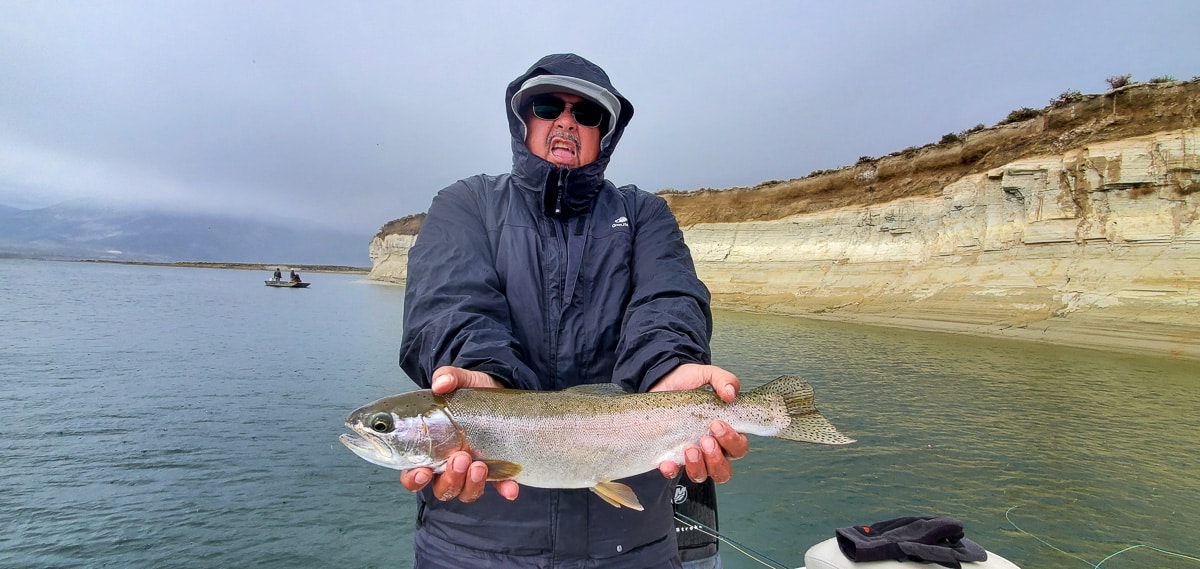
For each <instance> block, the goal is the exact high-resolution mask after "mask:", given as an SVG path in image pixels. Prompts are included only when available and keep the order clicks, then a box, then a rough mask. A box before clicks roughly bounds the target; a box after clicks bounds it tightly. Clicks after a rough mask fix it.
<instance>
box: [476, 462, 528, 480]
mask: <svg viewBox="0 0 1200 569" xmlns="http://www.w3.org/2000/svg"><path fill="white" fill-rule="evenodd" d="M483 463H484V464H486V465H487V467H488V476H487V479H488V480H508V479H510V478H516V477H517V475H518V474H520V473H521V471H522V470H524V468H523V467H522V466H521V465H519V464H517V463H515V462H508V461H507V460H485V461H483Z"/></svg>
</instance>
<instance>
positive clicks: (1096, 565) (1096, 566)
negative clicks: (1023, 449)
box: [1004, 506, 1200, 569]
mask: <svg viewBox="0 0 1200 569" xmlns="http://www.w3.org/2000/svg"><path fill="white" fill-rule="evenodd" d="M1017 508H1018V506H1013V507H1011V508H1009V509H1008V511H1006V512H1004V519H1006V520H1008V523H1009V524H1010V525H1012V527H1014V528H1016V530H1017V531H1019V532H1021V533H1023V534H1025V535H1027V536H1029V537H1032V538H1033V539H1036V540H1038V541H1039V542H1041V543H1042V545H1045V546H1046V547H1049V548H1050V549H1053V550H1054V551H1057V552H1059V553H1061V554H1063V555H1066V556H1067V557H1072V558H1075V559H1078V560H1079V561H1082V562H1083V563H1085V564H1087V565H1088V566H1090V567H1093V568H1094V569H1100V566H1101V565H1104V563H1105V562H1107V561H1108V560H1109V559H1112V558H1113V557H1116V556H1118V555H1120V554H1122V553H1125V552H1126V551H1132V550H1134V549H1139V548H1145V549H1149V550H1150V551H1155V552H1158V553H1161V554H1163V555H1167V556H1170V557H1181V558H1183V559H1187V560H1190V561H1195V562H1197V563H1200V557H1194V556H1191V555H1185V554H1183V553H1177V552H1175V551H1167V550H1165V549H1159V548H1157V547H1154V546H1151V545H1146V544H1144V543H1135V544H1132V545H1130V546H1128V547H1126V548H1124V549H1122V550H1120V551H1116V552H1114V553H1112V554H1111V555H1109V556H1108V557H1105V558H1104V559H1101V560H1100V562H1099V563H1092V562H1091V561H1088V560H1087V559H1084V558H1082V557H1080V556H1078V555H1075V554H1073V553H1067V552H1066V551H1063V550H1061V549H1059V548H1057V547H1055V546H1054V545H1053V544H1051V543H1050V542H1048V541H1046V540H1044V539H1042V538H1040V537H1038V536H1036V535H1033V534H1032V533H1029V532H1027V531H1025V530H1023V529H1021V527H1020V526H1018V525H1017V524H1016V523H1015V522H1013V521H1012V518H1010V517H1009V516H1008V514H1009V513H1011V512H1012V511H1013V510H1015V509H1017Z"/></svg>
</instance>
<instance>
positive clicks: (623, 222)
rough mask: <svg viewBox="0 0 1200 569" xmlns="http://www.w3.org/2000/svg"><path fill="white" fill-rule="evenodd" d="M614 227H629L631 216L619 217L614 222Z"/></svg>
mask: <svg viewBox="0 0 1200 569" xmlns="http://www.w3.org/2000/svg"><path fill="white" fill-rule="evenodd" d="M612 226H613V227H629V218H628V217H625V216H623V215H622V216H621V217H618V218H616V219H614V220H613V222H612Z"/></svg>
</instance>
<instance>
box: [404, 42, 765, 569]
mask: <svg viewBox="0 0 1200 569" xmlns="http://www.w3.org/2000/svg"><path fill="white" fill-rule="evenodd" d="M504 97H505V98H504V104H505V107H506V111H507V115H508V124H509V131H510V133H511V135H512V139H511V140H512V151H513V166H512V171H511V172H510V173H508V174H504V175H499V176H490V175H478V176H474V177H471V178H467V179H464V180H460V181H459V182H457V183H455V184H452V185H450V186H449V187H447V188H445V189H443V190H442V191H441V192H440V193H438V195H437V196H436V197H435V198H434V199H433V203H432V204H431V205H430V207H429V211H428V212H427V214H426V218H425V221H424V222H423V223H422V225H421V229H420V231H419V234H418V236H417V239H416V242H415V244H414V245H413V247H412V249H411V250H410V251H409V253H408V276H407V288H406V291H405V296H404V334H403V340H402V342H401V346H400V366H401V367H402V368H403V369H404V371H405V372H406V373H407V374H408V376H409V377H410V378H411V379H412V380H413V382H414V383H416V384H417V385H418V386H420V387H422V388H431V389H432V390H433V391H434V392H435V393H439V394H445V393H449V392H451V391H453V390H455V389H458V388H467V387H509V388H517V389H534V390H558V389H565V388H568V387H572V386H575V385H580V384H592V383H616V384H618V385H620V386H622V387H623V388H624V389H625V390H626V391H630V392H646V391H667V390H684V389H693V388H698V387H701V386H705V385H711V386H712V388H713V389H714V390H715V391H716V393H717V394H718V395H720V396H721V398H722V399H724V400H725V401H727V402H731V401H733V399H734V398H735V397H736V394H737V390H738V389H739V387H740V383H739V381H738V378H737V377H736V376H735V375H734V374H732V373H730V372H728V371H726V370H724V369H721V368H719V367H717V366H714V365H711V357H712V354H711V350H710V346H709V341H710V337H711V335H712V326H713V321H712V314H711V310H710V297H709V292H708V289H707V288H706V287H705V286H704V284H703V283H702V282H701V281H700V279H699V277H698V276H697V275H696V269H695V266H694V264H693V262H692V257H691V254H690V252H689V251H688V248H687V245H686V244H685V243H684V241H683V233H682V231H680V229H679V223H678V222H677V221H676V219H675V216H674V215H673V214H672V213H671V210H670V209H668V208H667V204H666V201H664V200H663V198H661V197H659V196H656V195H654V194H651V193H648V192H645V191H642V190H640V189H638V188H637V187H635V186H623V187H617V186H616V185H614V184H613V183H612V182H609V181H608V180H606V179H605V177H604V175H605V169H606V168H607V166H608V162H609V159H610V158H611V157H612V154H613V151H614V149H615V148H616V145H617V142H618V141H619V140H620V139H621V135H622V133H623V132H624V130H625V127H626V125H627V124H628V123H629V120H630V119H631V118H632V117H633V105H632V104H630V102H629V100H628V99H626V98H625V97H623V96H621V94H620V93H619V92H618V91H617V90H616V89H615V88H614V87H613V86H612V83H611V81H610V80H609V78H608V75H607V74H606V73H605V72H604V70H603V69H601V68H600V67H598V66H596V65H595V64H593V63H592V62H590V61H588V60H586V59H584V58H582V57H579V56H577V55H574V54H560V55H550V56H546V57H544V58H542V59H541V60H540V61H538V62H537V63H535V64H534V65H533V67H531V68H529V70H528V71H526V72H525V73H524V74H522V75H521V76H519V77H517V78H516V79H515V80H514V81H513V82H512V83H510V84H509V85H508V89H507V91H506V92H505V95H504ZM711 429H712V433H713V436H706V437H704V438H703V439H702V440H701V441H697V443H698V444H696V445H690V446H688V447H687V448H686V449H685V451H684V456H685V464H684V465H682V466H683V468H682V469H681V468H680V465H677V464H675V463H674V462H670V461H668V462H664V463H663V464H661V465H660V466H659V470H660V472H649V473H646V474H642V475H640V476H635V477H632V478H628V479H625V480H623V481H622V482H625V483H627V484H628V485H629V486H630V487H632V488H633V490H634V492H635V493H636V494H637V495H638V496H639V497H640V498H641V499H642V504H643V505H644V506H645V511H642V512H632V511H630V510H629V509H624V508H614V507H613V506H611V505H609V504H607V503H605V502H604V500H603V499H601V498H600V497H598V496H596V495H595V494H593V493H592V492H591V491H590V490H588V489H565V490H564V489H544V488H534V487H528V486H526V487H521V486H519V485H518V484H517V483H515V482H513V481H512V480H505V481H499V482H496V483H495V484H494V486H495V491H485V490H486V486H487V483H486V479H487V475H488V467H487V465H486V464H484V463H483V462H481V461H472V459H471V456H470V454H468V453H466V452H459V453H455V454H454V455H453V456H451V457H450V459H449V461H448V462H447V465H446V470H445V472H443V473H441V474H439V475H436V476H435V475H434V473H433V472H432V471H431V470H430V469H428V468H417V469H412V470H406V471H404V472H402V473H401V475H400V481H401V483H402V484H403V485H404V487H405V488H407V489H408V490H410V491H414V492H419V493H418V495H417V502H418V506H417V514H416V532H415V536H414V551H415V555H416V564H415V566H416V567H417V568H418V569H430V568H450V567H454V568H474V567H543V566H546V567H548V566H563V567H591V568H599V567H675V568H679V567H689V568H691V567H697V568H700V567H707V568H711V567H719V566H720V558H719V557H717V555H716V544H715V540H714V541H713V542H712V543H711V544H710V545H705V547H704V548H700V549H695V550H690V551H688V552H687V553H691V554H693V555H690V556H689V558H688V559H687V560H686V561H687V563H686V565H684V564H683V563H684V560H683V559H682V558H681V550H680V548H681V546H683V547H685V548H687V547H688V546H687V544H686V543H685V541H684V540H683V539H682V538H679V539H677V537H676V529H675V521H674V519H673V510H672V499H673V498H675V497H676V496H677V491H676V480H675V479H676V477H677V476H679V473H680V472H681V471H683V472H685V473H686V477H687V478H689V479H691V480H693V481H697V482H703V483H704V484H706V485H707V488H708V489H709V491H710V492H708V493H707V494H705V493H699V494H697V495H698V496H701V497H703V496H708V497H709V498H710V499H711V500H712V502H711V505H710V507H709V509H708V513H709V518H707V520H706V521H707V522H711V523H710V525H713V526H715V525H716V512H715V495H714V494H713V493H712V492H711V490H712V480H716V481H718V482H725V481H726V480H728V479H729V478H730V476H731V474H732V470H731V467H730V459H733V458H739V457H741V456H743V455H745V454H746V452H747V450H748V443H747V440H746V437H745V436H744V435H741V434H739V433H737V432H736V431H734V430H733V429H732V428H730V427H729V425H727V424H725V423H723V422H721V421H715V422H713V424H712V426H711ZM518 493H519V498H518ZM692 517H697V515H694V514H693V515H692ZM693 533H697V532H693Z"/></svg>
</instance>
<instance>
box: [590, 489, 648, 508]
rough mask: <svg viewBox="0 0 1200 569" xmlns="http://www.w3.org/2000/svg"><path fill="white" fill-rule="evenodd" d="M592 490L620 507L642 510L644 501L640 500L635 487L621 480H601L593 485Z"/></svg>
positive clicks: (606, 500)
mask: <svg viewBox="0 0 1200 569" xmlns="http://www.w3.org/2000/svg"><path fill="white" fill-rule="evenodd" d="M592 492H595V493H596V495H597V496H600V497H601V498H603V499H604V501H605V502H608V503H609V504H612V505H614V506H616V507H618V508H620V507H621V506H624V507H626V508H633V509H635V510H637V511H639V512H640V511H642V503H641V502H639V501H638V499H637V494H634V493H633V488H630V487H628V486H626V485H624V484H621V483H620V482H601V483H599V484H597V485H595V486H592Z"/></svg>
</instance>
